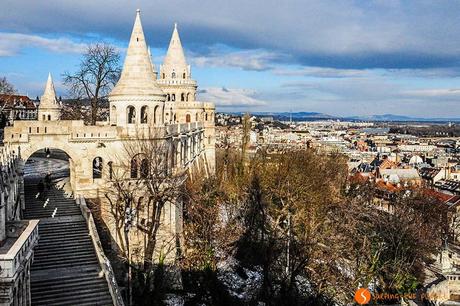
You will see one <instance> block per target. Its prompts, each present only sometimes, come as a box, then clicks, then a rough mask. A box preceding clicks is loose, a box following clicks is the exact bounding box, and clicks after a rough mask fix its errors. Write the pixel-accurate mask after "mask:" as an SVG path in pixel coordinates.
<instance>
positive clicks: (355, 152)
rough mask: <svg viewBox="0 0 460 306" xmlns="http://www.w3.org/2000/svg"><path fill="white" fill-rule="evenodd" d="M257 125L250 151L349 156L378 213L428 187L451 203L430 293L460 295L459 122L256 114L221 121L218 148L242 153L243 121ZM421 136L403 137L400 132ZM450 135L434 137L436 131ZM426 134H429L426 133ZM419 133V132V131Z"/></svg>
mask: <svg viewBox="0 0 460 306" xmlns="http://www.w3.org/2000/svg"><path fill="white" fill-rule="evenodd" d="M245 119H246V120H247V121H248V123H249V126H250V130H249V137H248V144H247V150H248V152H249V154H256V152H258V151H259V150H263V151H266V152H268V153H269V154H270V153H271V154H273V153H282V152H288V151H290V150H305V149H311V150H315V151H317V152H320V154H324V155H331V154H339V155H344V156H346V157H347V159H348V162H347V165H348V171H349V179H350V181H358V182H366V181H367V182H371V183H372V184H374V186H375V189H376V193H375V195H376V197H375V199H374V203H375V205H376V207H377V208H379V209H384V210H386V211H389V212H391V210H392V199H393V198H394V197H395V196H396V195H397V194H398V193H399V192H401V191H404V190H411V189H414V190H415V189H419V188H421V189H423V190H424V192H426V194H427V195H429V196H433V197H435V198H437V199H439V201H441V202H442V203H444V205H445V208H446V210H447V211H448V216H449V217H448V220H447V221H446V222H447V223H448V226H449V228H450V230H449V235H448V237H446V238H445V245H444V248H443V249H442V250H441V251H440V252H439V254H438V257H437V258H436V261H435V262H434V263H433V264H432V265H430V266H427V267H426V273H427V274H428V275H430V277H429V278H428V281H427V284H428V283H430V282H433V283H434V285H430V286H428V287H427V291H428V292H431V293H433V294H435V295H436V296H437V297H442V299H446V300H450V299H455V300H456V297H457V296H459V294H460V268H459V267H460V247H459V246H460V138H459V137H454V136H449V134H450V133H449V132H448V131H449V130H455V129H456V128H457V126H456V124H452V123H439V122H438V123H408V122H404V123H398V122H359V121H340V120H324V121H307V122H294V121H277V120H275V119H274V118H273V117H266V116H265V117H262V116H250V115H249V114H246V115H242V114H241V115H240V114H224V113H219V114H217V116H216V125H217V127H216V141H217V142H216V145H217V146H218V147H220V148H229V147H231V148H233V149H240V148H242V146H243V139H244V138H243V137H242V136H241V135H242V134H243V133H244V131H243V130H244V126H243V122H244V120H245ZM401 127H403V128H404V129H407V130H410V129H412V130H417V131H418V135H413V134H410V133H400V132H399V130H400V128H401ZM439 129H442V130H447V132H442V133H439V132H433V131H436V130H439ZM420 130H422V131H424V132H423V133H420ZM414 134H415V133H414Z"/></svg>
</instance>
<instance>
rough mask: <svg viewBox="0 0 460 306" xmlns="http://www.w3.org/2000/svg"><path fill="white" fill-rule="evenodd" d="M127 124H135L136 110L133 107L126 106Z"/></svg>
mask: <svg viewBox="0 0 460 306" xmlns="http://www.w3.org/2000/svg"><path fill="white" fill-rule="evenodd" d="M127 113H128V123H136V109H135V108H134V106H128V109H127Z"/></svg>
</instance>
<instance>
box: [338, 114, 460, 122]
mask: <svg viewBox="0 0 460 306" xmlns="http://www.w3.org/2000/svg"><path fill="white" fill-rule="evenodd" d="M344 119H347V120H362V121H396V122H397V121H401V122H404V121H412V122H460V118H421V117H410V116H402V115H393V114H384V115H370V116H353V117H347V118H344Z"/></svg>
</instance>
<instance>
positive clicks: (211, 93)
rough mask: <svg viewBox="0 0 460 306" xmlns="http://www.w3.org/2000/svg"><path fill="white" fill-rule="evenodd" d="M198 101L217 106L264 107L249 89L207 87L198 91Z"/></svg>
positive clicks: (263, 103) (262, 102) (264, 103)
mask: <svg viewBox="0 0 460 306" xmlns="http://www.w3.org/2000/svg"><path fill="white" fill-rule="evenodd" d="M198 94H199V96H200V100H204V101H206V100H209V101H213V102H214V103H215V104H216V105H217V106H222V107H230V106H233V107H235V106H264V105H266V104H267V103H266V102H265V101H262V100H259V99H257V98H256V95H257V93H256V92H255V91H253V90H250V89H241V88H225V87H208V88H204V89H202V90H200V91H199V93H198Z"/></svg>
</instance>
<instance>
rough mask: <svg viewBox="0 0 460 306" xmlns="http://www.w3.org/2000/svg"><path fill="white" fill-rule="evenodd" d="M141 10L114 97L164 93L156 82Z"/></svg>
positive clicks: (114, 90) (137, 16) (138, 13)
mask: <svg viewBox="0 0 460 306" xmlns="http://www.w3.org/2000/svg"><path fill="white" fill-rule="evenodd" d="M140 12H141V11H140V10H137V12H136V19H135V21H134V26H133V31H132V34H131V39H130V41H129V45H128V50H127V52H126V58H125V63H124V65H123V71H122V73H121V76H120V80H119V81H118V83H117V85H116V86H115V88H114V89H113V90H112V92H111V93H110V96H112V97H113V96H158V95H164V93H163V91H162V90H161V89H160V88H159V87H158V86H157V85H156V82H155V73H154V72H153V66H152V61H151V58H150V55H149V51H148V48H147V43H146V41H145V36H144V31H143V29H142V23H141V13H140Z"/></svg>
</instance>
